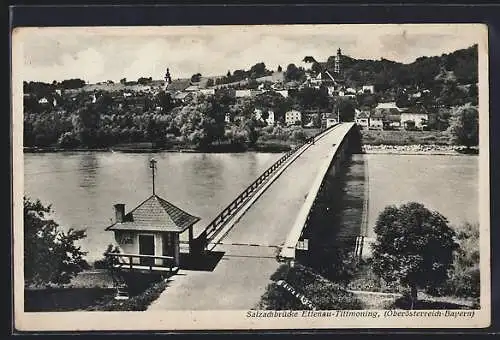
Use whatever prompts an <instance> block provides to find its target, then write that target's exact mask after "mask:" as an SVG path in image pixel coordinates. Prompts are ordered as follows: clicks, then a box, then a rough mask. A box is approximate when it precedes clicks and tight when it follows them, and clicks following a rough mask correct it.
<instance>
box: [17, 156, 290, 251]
mask: <svg viewBox="0 0 500 340" xmlns="http://www.w3.org/2000/svg"><path fill="white" fill-rule="evenodd" d="M280 156H281V154H280V153H255V152H247V153H234V154H227V153H226V154H215V153H212V154H202V153H168V152H165V153H155V154H140V153H121V152H115V153H110V152H72V153H40V154H33V153H27V154H25V155H24V173H25V175H24V181H25V183H24V187H25V194H26V195H28V196H30V197H32V198H38V199H40V200H41V201H42V202H43V203H45V204H49V203H50V204H52V208H53V211H54V214H53V218H54V219H55V220H56V222H58V223H59V224H60V225H61V227H64V228H70V227H72V228H76V229H82V228H86V229H87V238H86V239H85V240H83V241H82V248H84V249H85V250H87V251H88V255H87V259H88V260H89V261H93V260H95V259H98V258H101V257H102V253H103V252H104V250H105V248H106V246H107V245H108V244H110V243H113V242H114V239H113V233H112V232H109V231H105V230H104V229H105V228H106V227H107V226H109V225H110V224H111V223H112V219H113V218H114V208H113V204H115V203H125V208H126V211H127V212H128V211H130V209H133V208H134V207H136V206H137V205H138V204H140V203H141V202H142V201H143V200H145V199H146V198H148V197H149V196H150V195H151V193H152V175H151V169H150V168H149V160H150V159H151V158H152V157H154V158H155V159H156V160H157V162H158V163H157V174H156V180H155V183H156V188H155V191H156V194H157V195H159V196H160V197H162V198H164V199H166V200H168V201H170V202H171V203H173V204H175V205H177V206H178V207H179V208H181V209H183V210H185V211H187V212H189V213H191V214H192V215H195V216H198V217H201V218H202V220H201V221H200V222H199V223H198V224H197V226H198V227H200V228H202V227H203V226H205V225H206V224H208V222H210V221H211V220H212V218H213V217H215V216H216V215H217V214H218V213H219V212H220V211H221V210H222V209H223V208H224V207H225V206H226V205H227V204H229V203H230V202H231V201H232V200H233V199H234V198H236V196H237V195H238V194H239V193H240V192H241V191H243V190H244V189H245V188H246V187H247V186H248V185H249V184H250V183H252V182H253V181H254V180H255V179H256V178H257V177H258V176H259V175H260V174H261V173H262V172H264V171H265V170H266V169H267V168H268V167H269V166H271V165H272V164H273V163H274V161H276V160H277V159H279V157H280Z"/></svg>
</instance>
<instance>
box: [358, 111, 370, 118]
mask: <svg viewBox="0 0 500 340" xmlns="http://www.w3.org/2000/svg"><path fill="white" fill-rule="evenodd" d="M368 117H370V114H369V113H368V112H365V111H361V112H359V113H358V114H357V115H356V118H360V119H361V118H368Z"/></svg>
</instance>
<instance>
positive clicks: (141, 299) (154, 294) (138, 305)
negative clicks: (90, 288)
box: [87, 280, 168, 311]
mask: <svg viewBox="0 0 500 340" xmlns="http://www.w3.org/2000/svg"><path fill="white" fill-rule="evenodd" d="M167 286H168V282H167V281H166V280H161V281H157V282H153V283H152V284H151V285H150V286H149V287H148V288H147V289H146V290H145V291H143V292H142V293H140V294H138V295H136V296H133V297H131V298H129V299H128V300H114V299H113V300H107V301H103V302H102V303H100V304H98V305H95V306H92V307H89V308H88V309H87V310H90V311H144V310H146V309H147V308H148V307H149V305H150V304H151V303H152V302H153V301H155V300H156V299H158V297H160V294H161V293H162V292H163V291H164V290H165V288H167Z"/></svg>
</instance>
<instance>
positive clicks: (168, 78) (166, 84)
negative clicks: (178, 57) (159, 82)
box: [165, 68, 172, 86]
mask: <svg viewBox="0 0 500 340" xmlns="http://www.w3.org/2000/svg"><path fill="white" fill-rule="evenodd" d="M171 83H172V77H170V70H169V69H168V68H167V73H165V86H168V85H169V84H171Z"/></svg>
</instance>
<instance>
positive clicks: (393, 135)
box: [361, 130, 451, 145]
mask: <svg viewBox="0 0 500 340" xmlns="http://www.w3.org/2000/svg"><path fill="white" fill-rule="evenodd" d="M361 138H362V142H363V144H364V145H416V144H423V145H430V144H434V145H451V142H450V135H449V134H448V133H447V132H445V131H398V130H396V131H384V130H361Z"/></svg>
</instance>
